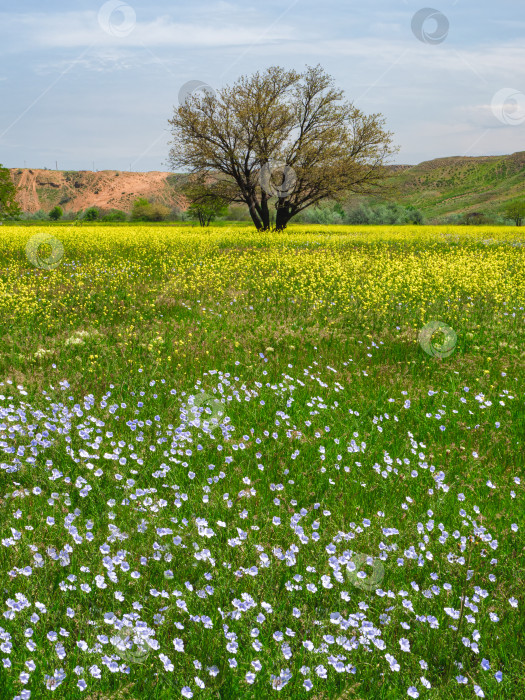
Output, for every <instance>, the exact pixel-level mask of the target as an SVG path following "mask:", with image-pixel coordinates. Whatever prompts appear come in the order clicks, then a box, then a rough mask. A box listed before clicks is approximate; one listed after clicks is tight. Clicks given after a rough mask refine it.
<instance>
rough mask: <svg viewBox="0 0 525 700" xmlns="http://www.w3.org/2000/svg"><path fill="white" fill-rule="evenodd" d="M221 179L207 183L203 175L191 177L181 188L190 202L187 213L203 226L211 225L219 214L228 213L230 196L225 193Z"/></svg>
mask: <svg viewBox="0 0 525 700" xmlns="http://www.w3.org/2000/svg"><path fill="white" fill-rule="evenodd" d="M221 186H222V183H221V181H220V180H219V181H215V182H212V183H206V179H205V177H204V176H203V175H199V176H197V177H193V178H190V179H189V180H188V181H187V182H186V184H185V185H183V187H182V188H181V190H182V193H183V194H184V196H185V197H186V199H187V200H188V201H189V202H190V205H189V207H188V210H187V215H188V216H189V218H191V219H197V220H198V221H199V223H200V225H201V226H209V225H210V221H213V220H214V219H216V218H217V217H218V216H226V215H227V214H228V197H227V195H225V194H223V192H222V189H221Z"/></svg>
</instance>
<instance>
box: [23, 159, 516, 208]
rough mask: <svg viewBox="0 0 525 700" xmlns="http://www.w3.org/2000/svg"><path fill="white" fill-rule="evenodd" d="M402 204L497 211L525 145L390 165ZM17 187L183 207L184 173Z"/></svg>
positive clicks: (121, 174) (56, 197)
mask: <svg viewBox="0 0 525 700" xmlns="http://www.w3.org/2000/svg"><path fill="white" fill-rule="evenodd" d="M389 169H390V171H391V173H392V179H393V182H394V184H395V185H396V188H397V192H398V194H397V195H396V196H395V200H396V201H397V202H399V203H400V204H412V205H413V206H415V207H416V208H418V209H420V210H421V211H422V212H423V213H424V214H425V216H426V218H427V220H429V221H433V220H434V221H435V220H439V219H442V218H444V217H446V216H448V215H451V214H464V213H470V212H483V213H488V214H496V213H498V212H501V211H502V210H503V209H504V207H505V204H506V202H508V201H509V200H512V199H516V198H517V197H525V151H522V152H519V153H514V154H512V155H503V156H484V157H466V156H459V157H456V156H454V157H451V158H437V159H436V160H429V161H425V162H424V163H420V164H419V165H414V166H410V165H393V166H390V168H389ZM11 176H12V178H13V180H14V182H15V184H16V185H17V186H18V187H19V188H20V192H19V195H18V201H19V203H20V205H21V207H22V210H23V211H25V212H29V213H34V212H36V211H39V210H43V211H45V212H48V211H50V210H51V209H52V207H54V206H55V205H56V204H60V206H62V208H63V209H64V211H66V212H68V211H69V212H71V211H73V212H77V211H79V210H84V209H87V208H88V207H90V206H97V207H99V208H100V209H102V210H109V209H121V210H123V211H126V212H130V211H131V207H132V205H133V202H134V201H135V199H138V198H139V197H145V198H146V199H148V200H150V201H154V202H157V203H159V204H165V205H167V206H169V207H171V208H178V209H185V207H186V201H185V199H184V197H183V196H182V195H181V193H180V184H181V183H182V182H183V181H184V180H185V179H186V176H184V175H175V174H173V173H166V172H157V171H153V172H148V173H131V172H126V171H117V170H103V171H100V172H90V171H87V170H81V171H78V172H76V171H60V170H58V171H56V170H35V169H32V170H30V169H15V168H13V169H11Z"/></svg>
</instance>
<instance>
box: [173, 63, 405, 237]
mask: <svg viewBox="0 0 525 700" xmlns="http://www.w3.org/2000/svg"><path fill="white" fill-rule="evenodd" d="M169 124H170V125H171V128H172V136H173V139H172V141H171V150H170V154H169V162H170V165H171V167H172V169H173V170H176V169H177V168H180V167H182V168H189V170H190V172H191V173H193V174H200V175H205V176H206V175H211V176H215V177H216V178H217V183H218V184H217V187H218V190H220V193H221V195H222V196H223V198H224V199H225V201H228V202H244V203H245V204H247V205H248V208H249V211H250V215H251V218H252V220H253V223H254V224H255V226H256V227H257V229H258V230H268V229H269V228H270V210H269V206H270V202H271V201H273V202H274V205H275V208H276V210H277V211H276V220H275V228H276V229H277V230H282V229H284V228H285V227H286V225H287V223H288V221H289V220H290V219H291V218H292V217H293V216H294V215H295V214H297V213H299V212H300V211H302V210H303V209H306V208H307V207H309V206H311V205H312V204H316V203H317V202H320V201H321V200H323V199H327V198H330V199H335V200H338V199H339V198H343V197H345V196H348V194H349V193H351V192H355V193H361V194H379V193H384V192H385V191H386V190H387V189H388V186H387V173H386V168H385V164H386V161H387V159H388V158H389V157H390V156H391V155H392V154H393V153H395V152H396V151H397V149H396V148H394V147H393V146H392V134H391V133H390V132H387V131H385V130H384V128H383V126H384V119H382V115H380V114H372V115H365V114H363V112H361V111H360V110H359V109H357V108H356V107H355V106H354V105H353V104H351V103H348V102H346V101H343V91H342V90H337V89H335V88H334V86H333V79H332V78H331V77H330V76H328V75H327V74H325V73H324V71H323V69H322V68H321V67H320V66H317V67H315V68H313V67H307V69H306V70H305V71H304V73H302V74H300V73H298V72H296V71H294V70H284V69H283V68H280V67H278V66H274V67H270V68H268V69H267V70H266V71H265V72H264V73H262V74H261V73H259V72H258V73H255V74H254V75H253V76H251V77H246V76H243V77H241V78H240V79H239V80H238V81H237V82H236V83H235V84H234V85H233V86H227V87H225V88H223V89H220V90H218V91H217V92H216V93H214V94H212V93H211V92H210V91H207V92H206V93H201V95H199V94H198V93H194V94H192V95H191V96H190V97H188V98H187V99H186V101H185V102H184V103H183V104H181V105H180V106H179V107H177V108H175V111H174V116H173V118H172V119H170V120H169Z"/></svg>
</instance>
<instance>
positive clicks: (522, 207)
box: [505, 200, 525, 226]
mask: <svg viewBox="0 0 525 700" xmlns="http://www.w3.org/2000/svg"><path fill="white" fill-rule="evenodd" d="M505 215H506V216H507V217H508V218H509V219H512V220H513V221H514V222H515V223H516V226H521V225H522V223H523V220H524V219H525V200H522V201H516V202H509V204H507V207H506V208H505Z"/></svg>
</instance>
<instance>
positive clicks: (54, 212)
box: [49, 205, 64, 221]
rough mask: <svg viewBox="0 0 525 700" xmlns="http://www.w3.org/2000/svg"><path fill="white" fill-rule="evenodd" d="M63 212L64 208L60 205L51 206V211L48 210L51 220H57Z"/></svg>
mask: <svg viewBox="0 0 525 700" xmlns="http://www.w3.org/2000/svg"><path fill="white" fill-rule="evenodd" d="M63 213H64V210H63V209H62V207H60V206H58V205H57V206H56V207H53V209H51V211H50V212H49V218H50V219H51V221H58V220H59V219H60V218H61V217H62V214H63Z"/></svg>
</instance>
